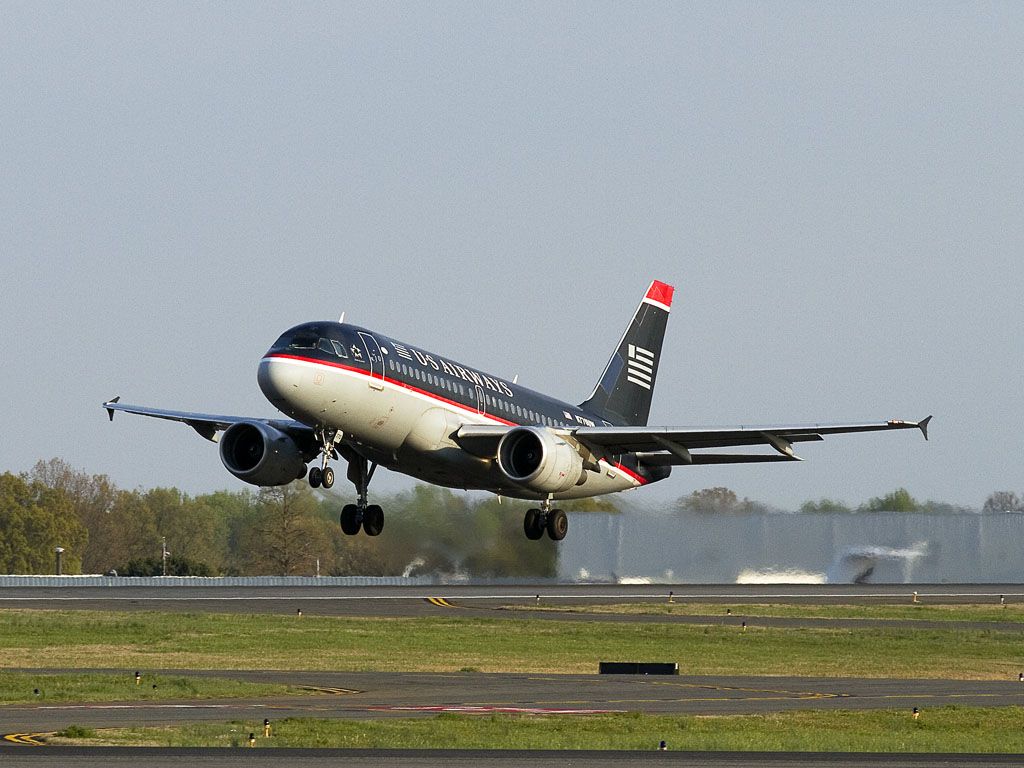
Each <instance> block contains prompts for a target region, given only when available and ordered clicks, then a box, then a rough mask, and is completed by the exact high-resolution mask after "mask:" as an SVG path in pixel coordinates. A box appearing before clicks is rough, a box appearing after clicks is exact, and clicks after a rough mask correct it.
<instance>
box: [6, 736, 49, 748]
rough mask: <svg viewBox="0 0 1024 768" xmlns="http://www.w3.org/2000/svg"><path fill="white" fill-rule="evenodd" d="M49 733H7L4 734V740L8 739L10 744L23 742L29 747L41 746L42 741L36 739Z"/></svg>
mask: <svg viewBox="0 0 1024 768" xmlns="http://www.w3.org/2000/svg"><path fill="white" fill-rule="evenodd" d="M49 735H50V734H48V733H9V734H7V735H6V736H4V741H9V742H11V743H12V744H24V745H26V746H30V747H41V746H43V742H41V741H39V740H38V739H40V738H43V737H44V736H49Z"/></svg>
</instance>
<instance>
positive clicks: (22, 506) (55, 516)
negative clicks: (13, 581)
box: [0, 472, 87, 573]
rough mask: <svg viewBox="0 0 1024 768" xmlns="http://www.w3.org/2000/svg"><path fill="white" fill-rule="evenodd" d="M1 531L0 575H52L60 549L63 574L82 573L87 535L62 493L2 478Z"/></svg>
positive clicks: (8, 476)
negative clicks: (59, 548) (62, 550)
mask: <svg viewBox="0 0 1024 768" xmlns="http://www.w3.org/2000/svg"><path fill="white" fill-rule="evenodd" d="M0 531H3V536H0V573H53V572H54V568H55V567H56V549H57V547H63V548H64V553H63V555H62V568H63V571H64V572H65V573H78V572H80V571H81V564H82V550H83V549H84V547H85V543H86V540H87V534H86V531H85V530H84V528H83V527H82V525H81V523H80V522H79V521H78V519H77V518H76V517H75V514H74V511H73V510H72V507H71V504H70V502H69V500H68V498H67V495H66V494H65V493H64V492H62V491H60V490H56V489H54V488H49V487H47V486H46V485H44V484H43V483H41V482H38V481H30V480H29V479H28V478H27V477H26V476H24V475H22V476H18V475H12V474H11V473H9V472H5V473H4V474H3V475H0Z"/></svg>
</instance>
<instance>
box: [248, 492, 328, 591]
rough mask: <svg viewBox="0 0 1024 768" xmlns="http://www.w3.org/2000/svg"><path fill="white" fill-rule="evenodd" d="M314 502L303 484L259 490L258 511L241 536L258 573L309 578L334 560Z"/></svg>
mask: <svg viewBox="0 0 1024 768" xmlns="http://www.w3.org/2000/svg"><path fill="white" fill-rule="evenodd" d="M316 509H317V500H316V498H315V497H314V496H313V493H312V491H311V490H310V488H309V486H308V485H307V484H306V483H304V482H301V481H299V482H294V483H291V484H289V485H281V486H277V487H274V488H262V489H260V493H259V512H258V514H257V516H256V520H255V522H254V525H253V526H252V528H250V529H249V530H248V531H247V534H248V535H247V536H246V537H244V538H245V539H247V541H248V546H247V547H246V549H247V550H248V552H249V554H250V556H251V563H252V565H253V566H254V567H255V568H256V569H257V572H259V573H267V574H276V575H281V576H294V575H312V574H313V573H315V571H316V562H317V560H320V562H321V569H323V568H324V566H325V564H326V565H329V564H330V563H331V562H332V561H333V557H332V555H333V552H334V550H333V547H332V546H331V541H330V535H329V533H328V532H327V530H326V528H325V526H324V525H323V521H322V519H321V518H319V517H318V516H317V515H316Z"/></svg>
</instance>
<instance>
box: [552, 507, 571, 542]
mask: <svg viewBox="0 0 1024 768" xmlns="http://www.w3.org/2000/svg"><path fill="white" fill-rule="evenodd" d="M547 529H548V536H549V537H550V538H551V540H552V541H561V540H562V539H564V538H565V534H567V533H568V532H569V518H568V516H567V515H566V514H565V512H563V511H562V510H560V509H553V510H551V514H549V515H548V525H547Z"/></svg>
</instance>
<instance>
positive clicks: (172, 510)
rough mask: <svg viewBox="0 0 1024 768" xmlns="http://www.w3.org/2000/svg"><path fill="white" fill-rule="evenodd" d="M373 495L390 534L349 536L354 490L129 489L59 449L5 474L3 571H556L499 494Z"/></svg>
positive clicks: (0, 521)
mask: <svg viewBox="0 0 1024 768" xmlns="http://www.w3.org/2000/svg"><path fill="white" fill-rule="evenodd" d="M375 500H376V501H378V502H379V503H381V504H382V505H383V506H385V508H386V509H387V526H386V527H385V532H384V535H381V536H378V537H372V538H371V537H368V536H365V535H362V534H360V535H359V536H345V535H344V534H343V533H342V532H341V527H340V526H339V525H338V517H339V515H340V513H341V507H342V506H343V505H344V504H345V503H347V502H348V501H349V500H348V499H346V498H344V497H342V496H340V495H335V494H327V493H324V492H314V491H313V490H312V489H310V487H309V485H308V484H307V483H305V482H302V481H299V482H295V483H292V484H291V485H286V486H280V487H277V488H264V489H260V490H258V491H256V490H254V491H248V490H242V491H217V492H215V493H208V494H200V495H197V496H189V495H187V494H185V493H182V492H181V491H180V490H178V489H176V488H153V489H149V490H131V491H128V490H123V489H120V488H118V487H117V486H116V485H115V484H114V483H113V482H111V480H110V478H109V477H107V476H106V475H89V474H87V473H84V472H80V471H77V470H75V469H73V468H72V467H70V466H69V465H67V464H66V463H65V462H63V461H61V460H60V459H51V460H50V461H45V462H42V461H41V462H39V463H37V464H36V465H35V467H33V469H32V470H31V471H29V472H26V473H23V474H19V475H15V474H11V473H10V472H8V473H5V474H3V475H0V531H2V532H3V535H2V536H0V573H53V572H54V568H55V561H56V555H55V550H56V548H57V547H62V548H63V550H64V552H63V554H62V570H63V572H64V573H66V574H73V573H111V572H114V571H116V572H117V573H118V575H156V574H161V573H163V572H164V566H165V564H166V566H167V574H168V575H237V576H250V575H287V576H312V575H316V574H318V573H319V574H320V575H324V576H348V575H361V576H386V575H406V576H416V575H421V574H439V573H440V574H453V575H457V574H465V575H467V576H479V577H550V576H554V575H555V569H556V567H557V561H556V555H557V546H556V545H555V543H554V542H552V541H550V540H547V539H544V540H541V541H528V540H527V539H526V537H525V536H523V532H522V515H521V514H519V511H518V510H517V509H516V510H515V511H514V510H513V509H511V508H510V507H509V506H508V505H502V504H500V503H499V502H498V500H497V499H496V498H494V497H489V498H486V499H479V500H478V499H475V498H472V497H469V496H467V495H466V494H456V493H452V492H451V491H448V490H446V489H442V488H437V487H434V486H428V485H418V486H416V487H415V488H413V489H412V490H410V491H407V492H403V493H398V494H394V495H391V496H386V497H385V496H383V495H380V494H378V495H376V497H375ZM591 507H592V508H601V507H602V505H601V504H597V505H591ZM603 508H610V507H609V506H607V505H604V506H603ZM165 548H166V550H167V551H168V552H169V555H168V556H167V558H166V560H165V558H164V557H163V551H164V549H165Z"/></svg>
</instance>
